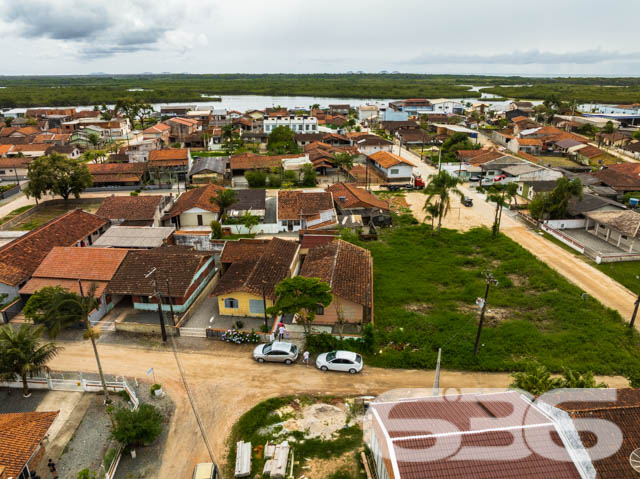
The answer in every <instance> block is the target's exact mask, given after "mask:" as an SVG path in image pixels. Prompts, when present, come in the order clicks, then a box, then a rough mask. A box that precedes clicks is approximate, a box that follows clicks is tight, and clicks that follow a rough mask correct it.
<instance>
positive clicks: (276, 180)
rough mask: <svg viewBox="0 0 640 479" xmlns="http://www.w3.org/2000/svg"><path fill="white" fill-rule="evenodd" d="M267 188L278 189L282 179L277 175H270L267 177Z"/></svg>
mask: <svg viewBox="0 0 640 479" xmlns="http://www.w3.org/2000/svg"><path fill="white" fill-rule="evenodd" d="M269 186H272V187H273V188H280V187H281V186H282V178H281V177H280V175H279V174H277V173H271V174H270V175H269Z"/></svg>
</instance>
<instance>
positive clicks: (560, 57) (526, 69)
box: [0, 0, 640, 76]
mask: <svg viewBox="0 0 640 479" xmlns="http://www.w3.org/2000/svg"><path fill="white" fill-rule="evenodd" d="M638 18H640V2H639V1H634V0H607V1H605V2H603V1H602V0H553V1H548V0H536V1H528V2H513V1H497V0H484V1H478V0H474V1H467V0H449V1H434V0H415V1H414V0H395V1H391V2H389V1H377V0H369V1H367V2H361V1H354V0H340V1H334V0H322V1H311V2H309V1H303V0H271V1H265V0H222V1H218V0H192V1H186V0H128V1H125V0H111V1H107V2H99V3H97V2H88V1H86V0H83V1H80V0H59V1H57V2H51V1H45V0H0V32H2V39H3V41H2V43H3V48H2V49H1V50H0V60H2V62H1V63H0V64H1V65H2V67H1V68H0V74H5V75H16V74H86V73H93V72H107V73H141V72H153V73H160V72H176V73H179V72H189V73H231V72H242V73H263V72H264V73H277V72H290V73H313V72H327V73H334V72H335V73H340V72H346V71H349V70H353V71H357V70H363V71H365V72H378V71H381V70H388V71H394V70H398V71H401V72H413V73H484V74H492V73H495V74H542V75H549V74H557V75H566V74H583V75H584V74H588V75H620V76H625V75H634V76H637V75H640V42H639V41H638V40H639V38H640V37H639V34H638V30H637V28H638V27H637V25H636V24H635V23H636V20H637V19H638Z"/></svg>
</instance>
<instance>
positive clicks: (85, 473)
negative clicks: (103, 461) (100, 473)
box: [76, 467, 97, 479]
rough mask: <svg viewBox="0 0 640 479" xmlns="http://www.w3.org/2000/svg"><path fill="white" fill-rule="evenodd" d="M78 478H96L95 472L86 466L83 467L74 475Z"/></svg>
mask: <svg viewBox="0 0 640 479" xmlns="http://www.w3.org/2000/svg"><path fill="white" fill-rule="evenodd" d="M76 477H77V478H78V479H96V477H97V476H96V472H95V471H90V470H89V468H88V467H85V468H84V469H82V470H81V471H80V472H78V475H77V476H76Z"/></svg>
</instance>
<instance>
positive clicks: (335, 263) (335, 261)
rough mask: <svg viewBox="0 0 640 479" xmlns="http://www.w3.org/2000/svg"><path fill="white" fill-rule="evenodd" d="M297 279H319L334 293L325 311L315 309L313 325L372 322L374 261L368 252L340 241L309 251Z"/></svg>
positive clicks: (319, 308)
mask: <svg viewBox="0 0 640 479" xmlns="http://www.w3.org/2000/svg"><path fill="white" fill-rule="evenodd" d="M300 276H305V277H308V278H320V279H321V280H322V281H324V282H326V283H327V284H328V285H329V286H330V287H331V291H332V293H333V301H332V302H331V304H330V305H329V306H327V307H325V308H323V307H322V306H318V310H317V311H316V319H315V321H314V324H321V325H325V324H326V325H334V324H337V323H338V321H339V320H340V318H342V319H344V321H345V322H347V323H352V324H364V323H369V322H373V260H372V258H371V253H370V252H369V250H367V249H364V248H361V247H359V246H356V245H353V244H351V243H347V242H346V241H343V240H341V239H336V240H334V241H331V242H329V243H327V244H325V245H324V246H316V247H312V248H309V251H308V253H307V255H306V256H305V259H304V262H303V263H302V267H301V268H300Z"/></svg>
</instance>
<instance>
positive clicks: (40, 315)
mask: <svg viewBox="0 0 640 479" xmlns="http://www.w3.org/2000/svg"><path fill="white" fill-rule="evenodd" d="M76 296H77V295H76V294H74V293H72V292H70V291H67V290H66V289H64V288H62V287H61V286H46V287H44V288H42V289H39V290H38V291H36V292H35V293H34V294H32V295H31V297H30V298H29V300H28V301H27V304H26V305H25V307H24V309H23V310H22V313H23V314H24V317H25V318H27V319H28V320H29V321H32V322H33V323H34V324H36V325H42V326H44V327H45V329H46V330H47V334H48V335H49V337H50V338H55V337H57V336H58V334H60V331H62V330H63V329H65V328H67V327H69V326H75V325H77V324H78V323H80V321H81V318H79V317H78V316H77V308H76V306H75V305H72V304H68V303H67V300H73V299H75V297H76Z"/></svg>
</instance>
